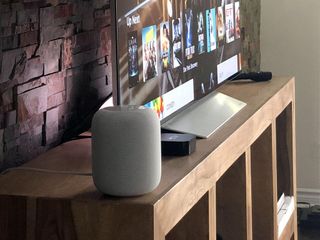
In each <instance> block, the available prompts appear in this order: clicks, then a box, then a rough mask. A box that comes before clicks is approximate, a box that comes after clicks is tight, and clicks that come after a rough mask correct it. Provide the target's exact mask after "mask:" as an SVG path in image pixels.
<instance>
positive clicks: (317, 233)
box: [299, 226, 320, 240]
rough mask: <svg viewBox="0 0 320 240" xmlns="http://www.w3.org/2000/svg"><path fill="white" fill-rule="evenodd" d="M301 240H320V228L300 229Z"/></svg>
mask: <svg viewBox="0 0 320 240" xmlns="http://www.w3.org/2000/svg"><path fill="white" fill-rule="evenodd" d="M299 240H320V226H318V227H317V228H316V227H299Z"/></svg>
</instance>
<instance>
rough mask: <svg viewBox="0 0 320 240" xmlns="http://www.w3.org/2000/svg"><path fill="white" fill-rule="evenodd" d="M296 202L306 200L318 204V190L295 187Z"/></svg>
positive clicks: (319, 195) (319, 200)
mask: <svg viewBox="0 0 320 240" xmlns="http://www.w3.org/2000/svg"><path fill="white" fill-rule="evenodd" d="M297 198H298V202H307V203H310V204H312V205H320V190H319V189H310V188H298V189H297Z"/></svg>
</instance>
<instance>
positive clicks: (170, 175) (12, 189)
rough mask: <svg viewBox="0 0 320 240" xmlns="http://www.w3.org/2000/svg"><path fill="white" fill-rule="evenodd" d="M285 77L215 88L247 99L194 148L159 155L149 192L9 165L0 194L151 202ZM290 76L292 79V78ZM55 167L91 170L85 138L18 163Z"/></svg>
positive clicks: (88, 143)
mask: <svg viewBox="0 0 320 240" xmlns="http://www.w3.org/2000/svg"><path fill="white" fill-rule="evenodd" d="M290 81H292V78H291V77H274V78H273V79H272V80H271V81H269V82H261V83H255V82H229V83H227V84H225V85H223V86H221V87H220V88H219V92H222V93H225V94H227V95H229V96H232V97H234V98H237V99H239V100H241V101H243V102H246V103H247V106H246V107H245V108H244V109H243V110H241V111H240V112H239V113H238V114H237V115H236V116H234V117H233V118H232V119H231V120H229V121H228V122H227V123H226V124H224V125H223V126H222V127H221V128H220V129H218V130H217V131H216V132H215V133H214V134H213V135H212V136H211V137H210V138H209V139H197V143H196V151H195V152H194V153H193V154H191V155H189V156H185V157H163V162H162V179H161V182H160V185H159V186H158V187H157V188H156V189H155V190H154V191H153V192H151V193H149V194H146V195H143V196H140V197H131V198H115V197H110V196H105V195H103V194H101V193H100V192H98V191H97V189H96V188H95V186H94V184H93V181H92V177H90V176H79V175H72V174H53V173H41V172H34V171H24V170H19V171H17V170H14V171H11V172H9V173H7V174H5V175H0V195H12V196H29V197H43V198H55V199H57V198H63V199H78V200H81V201H83V200H85V201H97V200H101V201H105V202H108V203H113V202H114V203H119V202H121V203H128V204H148V205H153V204H155V203H156V202H157V201H158V200H159V199H161V198H162V197H163V196H165V195H166V194H167V193H168V192H169V191H172V189H174V186H175V185H176V184H177V183H179V182H180V181H181V180H182V179H183V178H185V177H186V175H188V174H189V173H190V171H191V170H193V169H194V168H195V167H196V166H198V165H199V164H201V162H202V161H203V160H204V159H205V158H206V157H207V156H208V155H209V154H211V153H212V152H214V151H215V150H216V149H217V148H218V147H219V146H220V145H221V144H222V143H223V142H224V141H225V139H227V138H228V137H229V136H230V135H232V134H233V133H234V132H235V130H236V129H238V128H239V127H240V126H241V125H242V124H243V123H245V122H246V121H247V120H248V119H249V118H250V117H251V116H252V115H253V114H254V113H255V112H257V111H258V110H259V109H260V108H261V106H262V105H263V104H264V103H265V102H267V101H268V100H269V99H270V98H271V97H272V96H274V95H275V94H276V93H277V92H279V91H280V90H281V89H282V88H284V87H285V86H286V85H287V83H288V82H290ZM292 82H293V81H292ZM24 166H25V167H33V168H42V169H49V170H58V171H74V172H86V173H88V172H91V140H90V139H81V140H76V141H71V142H68V143H65V144H62V145H60V146H58V147H56V148H54V149H52V150H50V151H48V152H46V153H44V154H42V155H41V156H39V157H37V158H36V159H34V160H32V161H30V162H29V163H27V164H25V165H24Z"/></svg>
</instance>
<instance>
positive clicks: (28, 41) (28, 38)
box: [20, 31, 39, 47]
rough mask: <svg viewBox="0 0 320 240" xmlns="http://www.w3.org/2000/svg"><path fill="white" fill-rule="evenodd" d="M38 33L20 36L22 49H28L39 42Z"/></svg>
mask: <svg viewBox="0 0 320 240" xmlns="http://www.w3.org/2000/svg"><path fill="white" fill-rule="evenodd" d="M38 35H39V32H38V31H32V32H26V33H22V34H20V47H26V46H28V45H32V44H35V43H37V42H38Z"/></svg>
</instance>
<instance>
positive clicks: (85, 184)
mask: <svg viewBox="0 0 320 240" xmlns="http://www.w3.org/2000/svg"><path fill="white" fill-rule="evenodd" d="M219 91H221V92H222V93H225V94H227V95H230V96H232V97H234V98H237V99H239V100H241V101H244V102H246V103H247V106H246V107H245V108H244V109H243V110H242V111H241V112H239V113H238V114H237V115H236V116H235V117H233V118H232V119H231V120H230V121H228V122H227V123H226V124H225V125H223V127H222V128H220V129H219V130H218V131H217V132H216V133H214V134H213V135H212V136H211V137H210V138H209V139H198V140H197V146H196V152H195V153H193V154H192V155H190V156H186V157H164V158H163V164H162V167H163V171H162V180H161V183H160V185H159V187H158V188H157V189H156V190H154V191H153V192H152V193H150V194H147V195H144V196H140V197H133V198H115V197H108V196H103V195H102V194H101V193H99V192H98V191H97V190H96V188H95V187H94V184H93V182H92V178H91V177H90V176H79V175H72V174H54V173H45V172H34V171H28V170H14V171H11V172H9V173H7V174H5V175H3V176H0V238H1V239H4V240H7V239H10V240H16V239H17V240H24V239H25V240H31V239H37V240H42V239H78V240H82V239H83V240H89V239H95V240H102V239H110V240H117V239H119V240H128V239H132V240H152V239H155V240H164V239H167V240H171V239H172V240H179V239H190V240H205V239H206V240H207V239H210V240H214V239H216V234H217V233H219V235H221V236H222V238H223V239H224V240H233V239H235V240H242V239H257V240H264V239H266V240H270V239H281V240H282V239H289V240H290V239H295V240H297V239H298V235H297V212H296V206H295V210H294V212H293V214H292V216H291V218H290V220H289V222H288V224H287V225H286V227H285V229H284V231H283V234H282V235H281V236H280V237H278V224H277V201H278V197H279V196H280V194H281V193H283V192H284V193H286V194H287V195H291V196H294V197H295V199H296V163H295V161H296V159H295V149H296V148H295V118H294V116H295V97H294V94H295V88H294V79H293V78H285V77H276V78H273V79H272V81H270V82H263V83H251V82H250V83H248V82H246V83H228V84H226V85H224V86H222V87H221V88H219ZM90 150H91V149H90V139H82V140H78V141H72V142H69V143H66V144H63V145H61V146H59V147H57V148H55V149H52V150H50V151H49V152H47V153H45V154H43V155H41V156H40V157H38V158H36V159H35V160H33V161H31V162H29V163H28V164H25V165H24V166H25V167H35V168H42V169H50V170H56V171H74V172H90V171H91V162H90V161H91V160H90V156H91V154H90Z"/></svg>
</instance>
